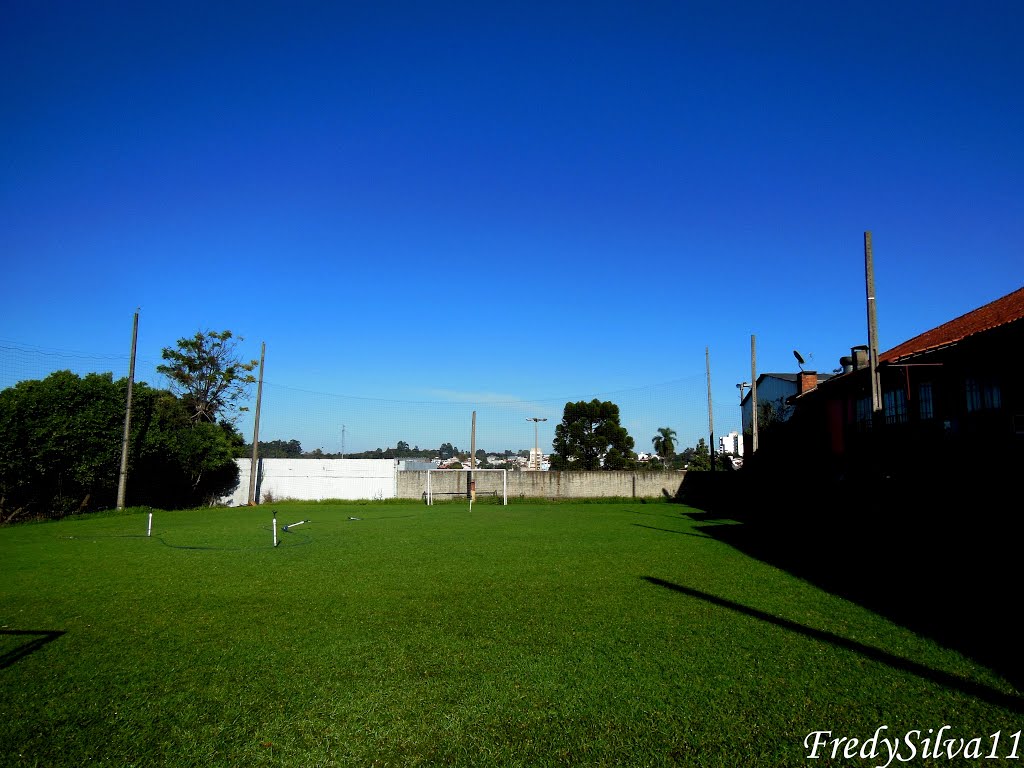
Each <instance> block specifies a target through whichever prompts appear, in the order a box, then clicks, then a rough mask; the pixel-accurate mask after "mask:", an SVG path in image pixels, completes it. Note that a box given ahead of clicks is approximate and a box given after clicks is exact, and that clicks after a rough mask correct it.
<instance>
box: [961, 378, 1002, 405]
mask: <svg viewBox="0 0 1024 768" xmlns="http://www.w3.org/2000/svg"><path fill="white" fill-rule="evenodd" d="M964 390H965V392H966V394H967V412H968V413H973V412H975V411H990V410H994V409H997V408H1002V406H1003V396H1002V393H1001V392H1000V390H999V384H998V383H996V382H995V381H993V380H992V379H979V378H974V377H973V376H972V377H970V378H968V379H967V381H966V385H965V387H964Z"/></svg>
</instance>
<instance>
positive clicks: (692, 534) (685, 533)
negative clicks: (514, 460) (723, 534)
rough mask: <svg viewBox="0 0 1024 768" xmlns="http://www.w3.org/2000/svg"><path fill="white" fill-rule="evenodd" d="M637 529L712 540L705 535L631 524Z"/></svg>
mask: <svg viewBox="0 0 1024 768" xmlns="http://www.w3.org/2000/svg"><path fill="white" fill-rule="evenodd" d="M630 525H632V526H633V527H635V528H646V529H647V530H649V531H662V532H663V533H678V534H679V535H680V536H693V537H694V538H695V539H711V538H713V537H712V536H708V535H706V534H703V533H690V532H689V531H676V530H673V529H672V528H657V527H655V526H653V525H644V524H643V523H630Z"/></svg>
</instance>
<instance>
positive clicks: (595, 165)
mask: <svg viewBox="0 0 1024 768" xmlns="http://www.w3.org/2000/svg"><path fill="white" fill-rule="evenodd" d="M3 8H4V10H3V21H2V22H0V67H2V71H3V72H4V73H5V74H4V77H3V78H2V79H0V110H2V113H0V254H2V258H3V275H4V280H3V284H4V288H5V290H4V292H3V293H4V307H3V311H2V315H0V341H2V342H8V343H15V344H17V345H21V346H27V347H38V348H41V349H44V350H72V351H76V352H81V353H89V354H95V355H112V356H117V355H122V356H123V355H126V353H127V347H128V345H129V341H130V333H131V317H132V313H133V312H134V310H135V308H136V307H137V306H138V307H141V308H142V313H141V320H140V334H139V355H140V357H142V358H144V359H149V360H150V361H155V360H158V358H159V352H160V349H161V348H162V347H164V346H168V345H171V344H173V343H174V341H175V340H176V339H177V338H179V337H181V336H186V335H190V334H192V333H194V332H195V331H197V330H199V329H208V328H209V329H224V328H227V329H231V330H233V331H235V332H236V333H238V334H241V335H243V336H244V337H245V343H244V345H243V346H244V349H245V351H246V352H247V353H248V354H250V355H252V356H258V353H259V342H260V341H265V342H266V344H267V357H268V364H267V380H268V382H269V383H271V384H272V386H277V387H282V388H296V389H302V390H304V391H307V392H314V393H327V394H332V395H345V396H349V397H362V398H383V399H389V400H396V401H417V402H437V403H446V402H447V403H454V404H460V405H459V407H465V408H466V409H467V410H468V408H469V407H470V406H469V405H467V404H476V403H482V402H486V401H488V400H503V401H519V400H523V401H540V400H543V401H550V402H558V401H561V402H562V403H563V404H564V402H565V400H567V399H573V400H575V399H582V398H587V399H589V398H590V397H593V396H604V395H606V394H608V393H615V392H619V391H622V390H630V389H635V388H640V389H643V388H644V387H648V386H653V385H659V384H661V383H663V382H671V381H677V380H683V381H685V382H688V383H687V385H686V389H687V391H688V392H692V393H693V394H692V398H699V397H700V396H702V395H701V394H700V393H701V389H702V387H703V386H704V379H703V377H704V350H705V347H710V350H711V362H712V377H713V386H714V390H713V396H712V401H713V402H714V404H715V407H716V411H717V413H716V422H718V423H720V424H721V427H720V428H719V430H718V431H719V433H721V432H722V431H723V430H726V429H728V428H735V426H736V425H737V424H738V407H735V404H736V403H737V402H738V398H737V391H736V387H735V385H736V383H737V382H740V381H745V380H748V379H749V377H750V361H749V352H750V336H751V334H756V336H757V339H758V363H759V365H758V368H759V370H760V371H793V370H795V360H794V359H793V356H792V350H793V349H798V350H800V351H801V353H802V354H803V355H804V357H805V358H807V359H808V367H809V368H812V367H813V368H816V369H817V370H819V371H823V372H827V371H831V370H832V369H833V368H835V367H836V366H837V365H838V358H839V357H840V356H841V355H843V354H847V353H848V351H849V347H850V346H851V345H855V344H860V343H865V341H866V318H865V310H864V275H863V232H864V231H865V230H871V231H872V232H873V238H874V251H875V259H876V283H877V295H878V318H879V330H880V344H881V346H882V348H883V349H884V348H887V347H891V346H894V345H895V344H897V343H899V342H901V341H903V340H905V339H906V338H909V337H911V336H913V335H916V334H917V333H920V332H922V331H924V330H927V329H929V328H932V327H934V326H935V325H938V324H940V323H942V322H944V321H946V320H948V319H951V318H952V317H955V316H957V315H959V314H962V313H964V312H967V311H969V310H971V309H973V308H975V307H977V306H980V305H981V304H984V303H986V302H988V301H990V300H992V299H995V298H997V297H999V296H1002V295H1004V294H1006V293H1009V292H1010V291H1012V290H1015V289H1016V288H1019V287H1020V286H1021V285H1022V283H1024V257H1022V256H1024V254H1022V244H1024V215H1022V211H1024V138H1022V137H1024V96H1022V94H1024V87H1022V82H1024V45H1022V43H1021V41H1022V40H1024V5H1021V4H1020V3H1018V2H980V3H977V2H976V3H963V2H957V3H950V2H941V1H940V2H927V3H925V2H897V3H892V2H886V3H875V2H859V3H829V2H825V3H823V2H796V3H770V4H768V3H719V2H700V3H691V2H649V3H625V2H622V3H606V2H586V3H522V4H511V5H505V6H502V7H498V6H495V5H494V4H490V3H479V2H474V3H444V2H441V3H426V4H424V3H390V2H382V3H359V4H355V3H344V2H332V3H328V2H323V3H319V2H312V3H310V2H288V3H283V2H282V3H191V2H184V3H182V2H175V3H163V2H145V3H114V2H97V3H78V2H5V3H3ZM607 399H614V398H607ZM439 407H440V406H439ZM527 410H529V409H528V408H527ZM333 418H334V417H333V416H332V417H331V419H333ZM347 418H351V417H347ZM652 418H654V419H656V421H657V423H659V424H669V425H671V426H674V427H676V428H677V429H678V430H679V431H680V432H681V433H685V434H686V435H689V434H690V433H691V432H693V431H694V430H696V431H697V432H699V431H700V425H699V424H688V423H687V424H684V423H683V421H684V420H686V419H690V417H689V416H685V417H684V416H682V415H680V416H679V418H678V419H677V418H676V414H673V413H671V412H669V413H661V412H659V413H657V414H655V415H654V416H652ZM555 421H557V419H555ZM553 423H554V422H551V423H550V424H549V425H546V429H547V430H548V432H549V433H550V430H551V427H552V426H553ZM527 426H529V425H527ZM645 428H646V427H645ZM286 429H287V427H280V426H279V427H278V431H282V432H283V431H285V430H286ZM411 429H412V427H410V430H411ZM331 430H335V431H336V428H335V427H331ZM423 433H424V437H423V440H424V441H425V442H427V441H430V440H433V439H434V438H433V437H432V436H430V435H429V430H426V429H425V430H424V431H423ZM263 435H264V436H266V437H268V438H283V439H288V438H291V437H300V438H301V439H302V440H303V444H304V446H305V447H307V448H311V447H314V445H315V443H316V441H317V440H318V439H319V436H307V435H305V434H303V435H297V434H287V433H280V434H273V433H272V434H267V431H266V429H264V431H263ZM634 436H635V437H636V439H637V444H638V447H639V448H643V447H644V446H649V444H650V439H649V435H647V434H638V435H634ZM392 437H393V436H392V435H390V434H389V435H381V436H379V437H378V438H377V439H375V440H374V441H373V442H374V444H368V445H360V444H358V441H356V442H354V443H351V444H350V450H360V449H363V448H368V447H378V446H380V444H381V443H384V442H387V441H388V440H390V439H392ZM398 438H399V439H402V438H401V434H398ZM366 439H367V440H370V439H371V438H368V437H367V438H366ZM441 439H444V440H447V439H448V438H447V437H444V436H442V437H441ZM441 439H439V440H438V441H437V442H440V440H441ZM353 440H355V438H354V437H353ZM531 441H532V431H528V432H527V435H526V438H525V439H524V441H523V442H524V443H529V442H531ZM321 442H323V441H322V440H321ZM409 442H413V440H409ZM460 442H462V443H468V440H461V441H460ZM323 447H324V448H325V450H337V448H338V446H337V444H328V443H325V444H323ZM495 447H499V448H502V447H524V446H495Z"/></svg>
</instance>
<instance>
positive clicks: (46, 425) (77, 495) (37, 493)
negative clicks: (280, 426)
mask: <svg viewBox="0 0 1024 768" xmlns="http://www.w3.org/2000/svg"><path fill="white" fill-rule="evenodd" d="M127 392H128V381H127V379H120V380H118V381H114V379H113V376H112V375H111V374H109V373H105V374H97V373H91V374H88V375H86V376H84V377H79V376H78V375H76V374H74V373H71V372H70V371H58V372H56V373H53V374H51V375H50V376H48V377H47V378H45V379H42V380H39V381H23V382H20V383H18V384H17V385H15V386H14V387H11V388H9V389H5V390H3V391H2V392H0V520H10V519H13V518H16V517H27V516H31V515H34V514H40V513H44V514H53V513H57V514H63V513H67V512H72V511H74V510H76V509H103V508H105V507H112V506H113V505H114V503H115V501H116V497H117V480H118V474H119V470H120V459H121V440H122V437H123V433H124V412H125V403H126V400H127ZM132 403H133V405H132V422H131V433H130V434H129V445H130V449H129V454H128V455H129V465H128V501H129V503H131V504H146V505H149V506H156V507H164V508H169V509H170V508H181V507H185V506H194V505H197V504H201V503H204V502H206V501H209V500H211V499H214V498H217V497H219V496H221V495H224V494H226V493H227V492H228V491H230V489H231V488H232V487H233V484H234V483H237V480H238V469H237V467H236V466H235V463H234V461H233V456H234V454H235V452H236V451H237V449H238V448H239V447H240V446H241V445H242V439H241V436H240V435H239V434H238V433H237V432H236V431H235V430H234V428H233V427H232V426H231V425H230V424H209V423H205V422H204V423H195V422H193V421H192V420H191V417H190V412H189V410H188V409H187V408H186V406H185V405H184V404H183V403H182V401H181V400H179V399H178V398H177V397H175V396H174V395H173V394H171V393H170V392H167V391H165V390H159V389H153V388H151V387H149V386H148V385H146V383H145V382H139V383H137V384H135V387H134V390H133V393H132Z"/></svg>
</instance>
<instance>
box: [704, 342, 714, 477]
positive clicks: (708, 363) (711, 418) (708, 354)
mask: <svg viewBox="0 0 1024 768" xmlns="http://www.w3.org/2000/svg"><path fill="white" fill-rule="evenodd" d="M704 368H705V370H706V371H707V374H708V429H709V430H710V432H711V446H710V448H711V471H712V472H714V471H715V415H714V412H713V411H712V409H711V351H710V349H709V348H708V347H704Z"/></svg>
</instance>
